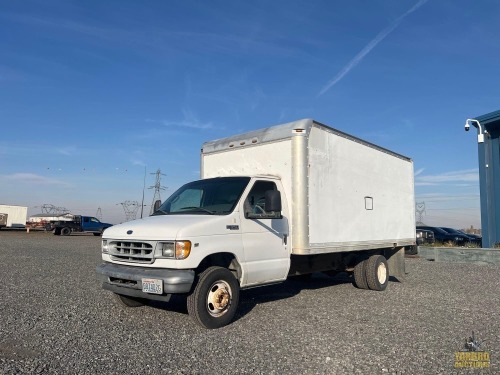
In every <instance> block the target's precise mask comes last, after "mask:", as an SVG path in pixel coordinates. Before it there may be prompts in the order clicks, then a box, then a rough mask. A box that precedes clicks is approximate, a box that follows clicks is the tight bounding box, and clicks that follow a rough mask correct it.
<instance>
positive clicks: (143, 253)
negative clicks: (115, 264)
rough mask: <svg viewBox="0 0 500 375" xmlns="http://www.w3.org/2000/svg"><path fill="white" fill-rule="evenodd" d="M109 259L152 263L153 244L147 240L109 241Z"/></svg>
mask: <svg viewBox="0 0 500 375" xmlns="http://www.w3.org/2000/svg"><path fill="white" fill-rule="evenodd" d="M108 246H109V254H110V255H111V259H113V260H117V261H120V262H134V263H153V261H154V256H153V255H154V246H153V245H152V244H150V243H148V242H130V241H111V242H110V243H109V245H108Z"/></svg>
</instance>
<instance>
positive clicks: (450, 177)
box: [415, 169, 479, 186]
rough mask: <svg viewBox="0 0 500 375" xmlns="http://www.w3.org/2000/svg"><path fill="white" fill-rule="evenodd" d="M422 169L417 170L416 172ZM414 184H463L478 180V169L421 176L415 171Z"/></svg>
mask: <svg viewBox="0 0 500 375" xmlns="http://www.w3.org/2000/svg"><path fill="white" fill-rule="evenodd" d="M420 171H423V169H422V170H419V171H417V172H420ZM415 177H416V178H415V185H416V186H432V185H442V184H449V183H454V184H464V183H472V182H474V183H475V182H478V181H479V171H478V170H477V169H465V170H461V171H453V172H446V173H442V174H436V175H425V176H422V175H421V174H420V173H418V174H417V173H415Z"/></svg>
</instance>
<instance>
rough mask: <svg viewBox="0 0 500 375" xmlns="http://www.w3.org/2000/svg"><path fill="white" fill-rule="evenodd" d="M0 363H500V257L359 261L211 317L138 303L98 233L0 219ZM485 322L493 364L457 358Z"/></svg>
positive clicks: (149, 366) (35, 366)
mask: <svg viewBox="0 0 500 375" xmlns="http://www.w3.org/2000/svg"><path fill="white" fill-rule="evenodd" d="M0 255H1V260H0V291H1V294H0V295H1V301H0V317H1V321H0V374H18V373H19V374H26V373H34V374H45V373H47V374H129V373H130V374H168V373H174V374H192V373H195V374H235V373H248V374H253V373H258V374H273V373H275V374H284V373H291V374H297V373H301V374H358V373H359V374H420V373H422V374H423V373H426V374H431V373H432V374H436V373H442V374H449V373H454V372H456V373H485V372H486V373H499V372H500V366H499V364H500V358H499V354H498V353H499V350H500V293H499V290H500V277H499V270H500V268H499V267H498V266H477V265H470V264H456V263H455V264H451V263H435V262H429V261H425V260H422V259H418V258H412V259H407V262H406V265H407V271H408V272H409V274H408V276H407V278H406V280H405V281H404V282H403V283H399V282H391V283H390V284H389V286H388V289H387V290H386V291H385V292H373V291H367V290H360V289H356V288H354V287H353V286H352V284H351V281H350V279H349V278H348V277H347V275H345V274H343V275H339V276H337V277H336V278H328V277H326V276H322V275H321V274H318V275H315V276H314V277H313V278H312V279H311V280H310V281H307V282H306V281H288V282H286V283H284V284H281V285H277V286H269V287H264V288H256V289H252V290H248V291H244V292H242V295H241V304H240V309H239V312H238V313H237V316H236V320H235V321H234V322H233V323H232V324H231V325H229V326H227V327H224V328H222V329H219V330H214V331H209V330H205V329H203V328H200V327H198V326H197V325H195V324H194V323H192V321H191V319H190V317H189V316H188V315H187V309H186V306H185V302H186V300H185V298H182V297H175V298H173V300H172V301H171V302H169V303H168V304H167V303H154V304H152V305H150V306H146V307H139V308H135V309H130V308H129V309H126V308H122V307H121V306H120V305H118V304H117V303H116V302H115V301H114V300H113V298H112V295H111V293H110V292H107V291H104V290H102V289H101V286H100V284H99V282H98V281H97V280H96V277H95V267H96V266H97V265H98V264H99V263H100V238H99V237H94V236H92V235H72V236H69V237H61V236H53V235H52V234H49V233H43V232H33V231H32V232H31V233H26V232H24V231H23V232H15V231H1V232H0ZM473 331H474V333H475V335H476V337H477V338H479V340H480V341H484V343H483V349H485V350H487V351H488V352H489V353H490V357H491V367H490V369H489V370H486V371H484V370H478V369H467V370H456V369H454V367H453V364H454V360H455V357H454V353H455V352H457V351H459V350H461V349H462V347H463V345H464V342H465V339H466V337H468V336H470V335H471V334H472V332H473Z"/></svg>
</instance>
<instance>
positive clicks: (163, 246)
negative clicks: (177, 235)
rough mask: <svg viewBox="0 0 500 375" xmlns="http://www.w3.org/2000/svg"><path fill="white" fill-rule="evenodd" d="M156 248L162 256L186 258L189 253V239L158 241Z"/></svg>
mask: <svg viewBox="0 0 500 375" xmlns="http://www.w3.org/2000/svg"><path fill="white" fill-rule="evenodd" d="M156 249H157V253H156V254H158V255H159V256H161V257H163V258H175V259H186V258H187V257H188V256H189V254H190V253H191V241H169V242H158V245H157V247H156Z"/></svg>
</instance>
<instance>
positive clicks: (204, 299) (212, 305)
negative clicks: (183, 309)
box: [187, 267, 240, 329]
mask: <svg viewBox="0 0 500 375" xmlns="http://www.w3.org/2000/svg"><path fill="white" fill-rule="evenodd" d="M239 297H240V287H239V285H238V281H237V280H236V278H235V277H234V275H233V274H232V273H231V271H229V270H228V269H226V268H222V267H209V268H207V269H206V270H205V271H203V272H202V273H201V274H200V275H199V279H198V282H197V284H196V287H195V288H194V291H193V292H192V293H191V294H190V295H189V296H188V298H187V309H188V313H189V315H190V316H191V317H192V318H193V319H194V321H195V322H196V323H198V324H199V325H201V326H202V327H205V328H208V329H214V328H220V327H223V326H225V325H227V324H229V322H230V321H231V320H232V319H233V317H234V314H235V313H236V309H237V307H238V301H239Z"/></svg>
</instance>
